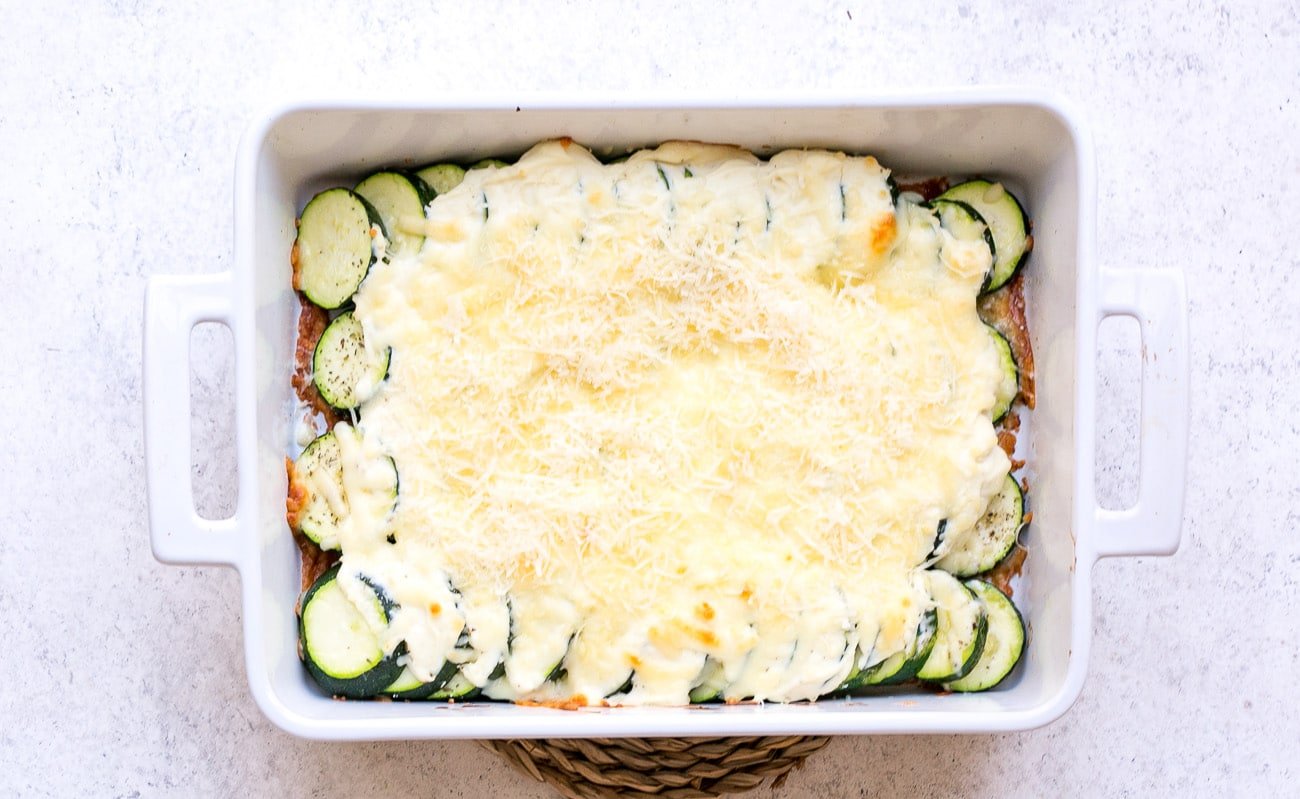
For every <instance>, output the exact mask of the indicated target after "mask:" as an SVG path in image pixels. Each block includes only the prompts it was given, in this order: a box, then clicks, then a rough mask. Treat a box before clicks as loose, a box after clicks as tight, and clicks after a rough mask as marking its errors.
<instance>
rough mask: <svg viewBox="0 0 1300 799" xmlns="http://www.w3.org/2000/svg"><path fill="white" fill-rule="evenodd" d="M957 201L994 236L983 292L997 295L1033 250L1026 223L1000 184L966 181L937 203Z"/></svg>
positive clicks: (1010, 195) (1020, 210)
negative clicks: (990, 264) (991, 262)
mask: <svg viewBox="0 0 1300 799" xmlns="http://www.w3.org/2000/svg"><path fill="white" fill-rule="evenodd" d="M941 200H959V201H961V202H964V203H966V204H967V205H969V206H970V207H971V208H973V209H974V210H975V211H976V212H978V213H979V215H980V216H981V217H983V219H984V221H985V222H987V223H988V226H989V229H990V230H991V231H992V233H993V243H994V245H995V248H996V249H995V252H994V258H993V270H992V271H991V272H990V273H989V277H988V279H987V280H986V281H985V285H984V288H983V292H984V293H988V292H990V291H997V290H998V289H1000V288H1002V287H1003V286H1004V285H1006V282H1007V281H1008V280H1010V279H1011V278H1012V276H1013V275H1015V273H1016V270H1018V269H1019V268H1020V266H1021V265H1022V264H1023V263H1024V262H1025V258H1026V257H1027V256H1028V255H1029V251H1030V250H1031V249H1032V248H1033V244H1034V241H1033V237H1031V236H1030V235H1029V220H1028V218H1027V217H1026V216H1025V209H1024V207H1023V206H1021V205H1020V201H1019V200H1017V199H1016V197H1015V195H1013V194H1012V193H1011V192H1009V191H1007V190H1006V188H1005V187H1004V186H1003V185H1002V184H1001V183H990V182H989V181H987V180H968V181H966V182H965V183H959V184H957V185H956V186H953V187H952V188H951V189H948V190H947V191H945V192H944V193H943V194H940V195H939V196H938V197H937V198H936V201H941Z"/></svg>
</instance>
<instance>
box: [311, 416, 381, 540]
mask: <svg viewBox="0 0 1300 799" xmlns="http://www.w3.org/2000/svg"><path fill="white" fill-rule="evenodd" d="M344 430H345V431H346V432H342V435H357V433H356V432H355V431H354V430H352V429H351V428H344ZM339 434H340V431H339V429H335V430H332V431H330V432H328V433H325V434H324V435H322V436H319V437H318V438H317V439H316V440H315V441H312V442H311V443H310V444H308V445H307V448H306V449H304V450H303V451H302V454H301V455H299V456H298V460H296V461H294V474H295V475H296V479H298V480H300V481H301V482H302V483H303V485H304V486H305V487H306V489H307V501H306V503H305V504H304V505H303V508H302V511H301V513H300V514H299V516H298V532H300V533H302V534H303V535H305V536H307V537H308V538H310V539H311V540H312V541H314V542H316V543H317V544H318V545H319V546H320V548H321V549H327V550H328V549H338V548H339V519H340V514H343V513H346V512H347V509H348V498H347V493H346V492H345V490H344V488H343V453H342V451H341V450H340V448H339V442H338V439H337V438H336V437H335V436H336V435H339ZM385 467H386V468H385ZM374 474H375V475H383V479H382V481H379V482H382V485H379V484H378V483H377V485H376V487H375V488H374V490H376V491H379V492H381V493H382V495H383V496H384V497H386V498H387V499H388V501H389V503H390V504H389V510H390V511H391V510H392V508H393V507H395V506H396V505H397V465H396V464H395V463H394V462H393V459H392V458H389V457H387V456H385V457H384V458H383V459H382V463H381V464H380V465H379V467H378V468H376V469H375V470H374Z"/></svg>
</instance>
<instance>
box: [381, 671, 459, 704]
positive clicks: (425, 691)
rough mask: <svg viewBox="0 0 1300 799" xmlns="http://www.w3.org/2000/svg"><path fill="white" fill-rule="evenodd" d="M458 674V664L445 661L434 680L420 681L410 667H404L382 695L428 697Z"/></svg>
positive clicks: (400, 697)
mask: <svg viewBox="0 0 1300 799" xmlns="http://www.w3.org/2000/svg"><path fill="white" fill-rule="evenodd" d="M455 674H456V664H455V663H451V662H447V663H444V664H443V666H442V669H441V670H439V671H438V675H437V676H436V677H434V678H433V681H432V682H420V678H419V677H416V676H415V675H414V674H412V673H411V670H410V669H407V668H403V669H402V673H401V674H399V675H397V679H396V680H393V682H392V684H391V685H389V686H388V687H387V688H385V689H384V690H382V691H380V695H382V696H386V697H388V698H389V699H396V700H402V701H409V700H413V699H428V698H429V697H430V696H432V695H433V694H434V692H436V691H437V690H438V689H440V688H442V686H444V685H446V684H447V681H448V680H450V679H451V678H452V676H453V675H455Z"/></svg>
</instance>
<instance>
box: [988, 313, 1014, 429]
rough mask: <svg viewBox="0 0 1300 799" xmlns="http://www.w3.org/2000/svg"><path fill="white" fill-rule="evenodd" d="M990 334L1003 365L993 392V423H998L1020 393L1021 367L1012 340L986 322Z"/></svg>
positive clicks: (1000, 362) (1000, 363) (999, 360)
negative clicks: (1000, 378) (999, 378)
mask: <svg viewBox="0 0 1300 799" xmlns="http://www.w3.org/2000/svg"><path fill="white" fill-rule="evenodd" d="M984 327H985V328H987V329H988V331H989V335H990V336H991V337H992V338H993V343H994V345H995V346H996V347H997V349H998V364H999V365H1000V366H1001V367H1002V380H1001V381H1000V382H999V383H998V387H997V390H996V391H995V392H994V394H993V411H992V416H993V424H997V423H998V422H1000V421H1002V419H1003V418H1004V417H1005V416H1006V415H1007V413H1008V412H1009V411H1010V410H1011V405H1012V403H1014V402H1015V401H1016V397H1017V396H1018V395H1019V394H1020V367H1019V366H1017V365H1016V356H1015V354H1014V353H1013V352H1012V351H1011V342H1010V341H1007V337H1006V336H1004V335H1002V334H1001V333H999V332H998V331H997V329H996V328H994V327H993V326H992V325H989V324H986V325H984Z"/></svg>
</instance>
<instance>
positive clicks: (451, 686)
mask: <svg viewBox="0 0 1300 799" xmlns="http://www.w3.org/2000/svg"><path fill="white" fill-rule="evenodd" d="M478 695H479V688H478V686H476V685H475V684H474V683H472V682H470V681H469V680H467V679H465V675H463V674H461V673H460V672H459V671H458V672H456V673H455V674H453V675H452V676H451V679H449V680H447V684H446V685H444V686H442V687H441V688H439V689H438V690H436V691H434V692H433V693H432V694H429V698H430V699H433V700H435V701H444V702H445V701H447V700H451V701H455V702H467V701H469V700H470V699H473V698H474V697H476V696H478Z"/></svg>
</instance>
